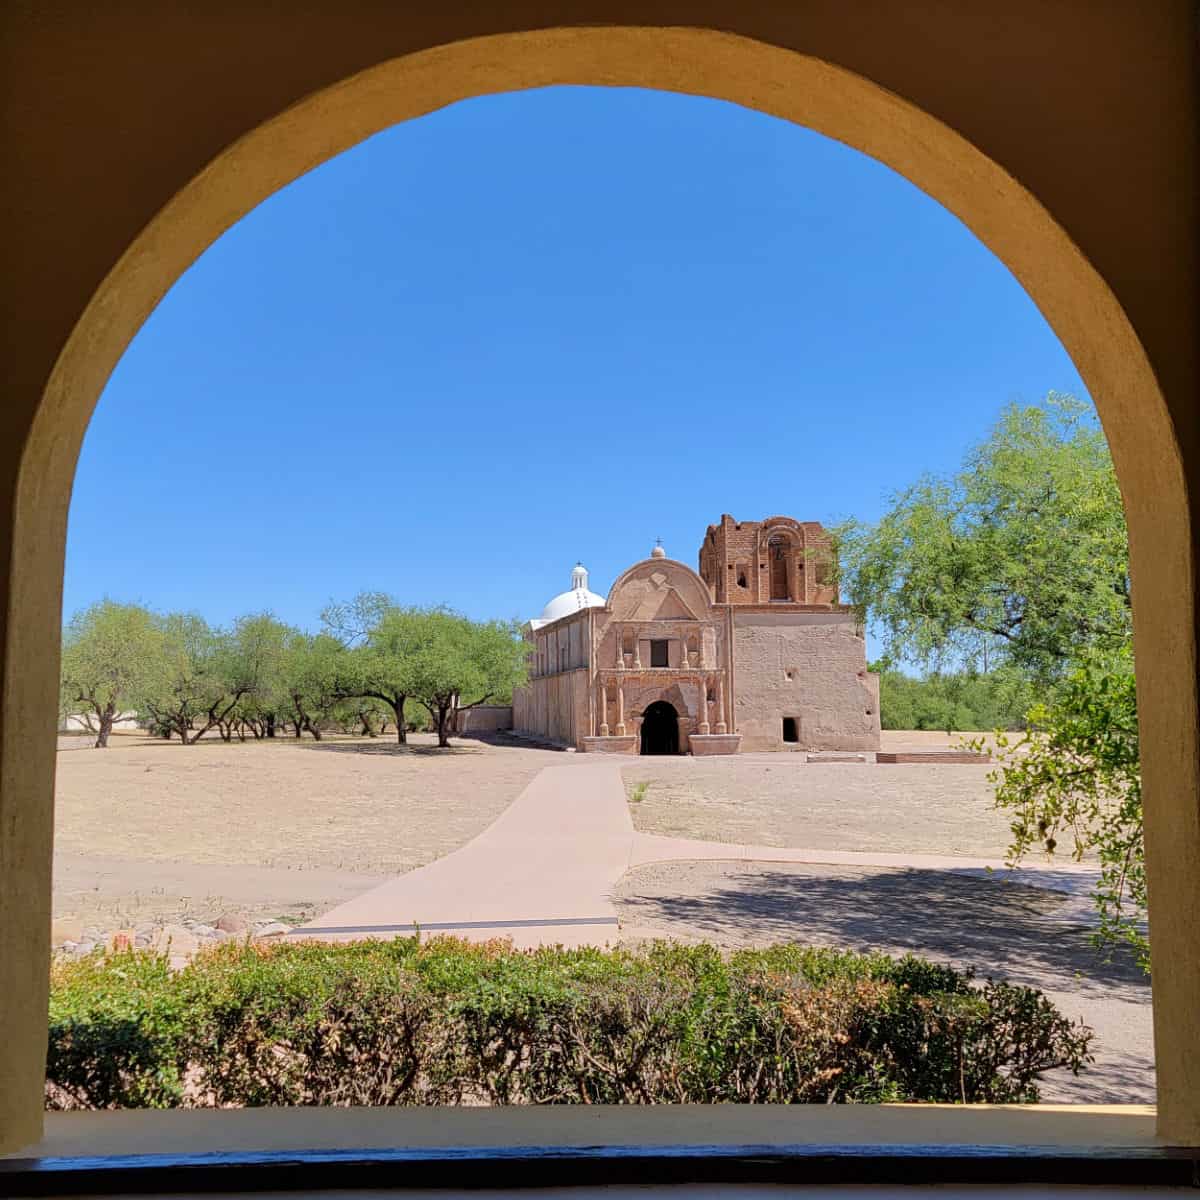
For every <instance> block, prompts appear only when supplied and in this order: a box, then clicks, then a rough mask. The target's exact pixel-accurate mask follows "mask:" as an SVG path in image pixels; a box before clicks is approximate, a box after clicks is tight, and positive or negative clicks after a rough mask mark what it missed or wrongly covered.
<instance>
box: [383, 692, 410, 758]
mask: <svg viewBox="0 0 1200 1200" xmlns="http://www.w3.org/2000/svg"><path fill="white" fill-rule="evenodd" d="M407 699H408V697H407V696H401V697H399V699H396V700H389V701H388V703H389V704H390V705H391V706H392V712H394V713H395V714H396V744H397V745H398V746H406V745H408V730H407V728H406V727H405V725H404V701H405V700H407Z"/></svg>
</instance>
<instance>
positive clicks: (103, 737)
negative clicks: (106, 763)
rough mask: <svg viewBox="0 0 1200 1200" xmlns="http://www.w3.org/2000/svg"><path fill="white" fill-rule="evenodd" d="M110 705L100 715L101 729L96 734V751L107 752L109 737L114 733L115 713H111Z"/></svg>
mask: <svg viewBox="0 0 1200 1200" xmlns="http://www.w3.org/2000/svg"><path fill="white" fill-rule="evenodd" d="M111 708H112V706H111V705H110V706H109V707H108V708H106V709H105V710H104V711H103V712H102V713H101V714H100V728H99V730H98V731H97V733H96V745H95V747H94V749H96V750H105V749H107V747H108V735H109V734H110V733H112V727H113V717H114V715H115V714H114V713H113V712H112V711H111Z"/></svg>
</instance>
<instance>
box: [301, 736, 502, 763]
mask: <svg viewBox="0 0 1200 1200" xmlns="http://www.w3.org/2000/svg"><path fill="white" fill-rule="evenodd" d="M293 744H294V745H295V746H297V747H299V748H300V749H303V750H323V751H325V752H326V753H328V754H383V755H392V756H401V757H406V758H452V757H453V756H454V755H456V754H478V753H479V748H478V747H476V746H463V745H450V746H422V745H418V744H414V743H412V742H408V743H406V744H405V745H400V743H399V742H397V741H396V740H395V738H393V739H392V740H391V741H390V742H387V741H384V740H383V739H382V738H381V739H380V740H379V741H378V742H295V743H293Z"/></svg>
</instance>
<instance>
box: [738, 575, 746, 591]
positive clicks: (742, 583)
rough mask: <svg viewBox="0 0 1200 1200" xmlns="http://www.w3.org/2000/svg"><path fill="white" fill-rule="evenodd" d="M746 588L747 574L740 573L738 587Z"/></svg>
mask: <svg viewBox="0 0 1200 1200" xmlns="http://www.w3.org/2000/svg"><path fill="white" fill-rule="evenodd" d="M745 586H746V572H745V571H739V572H738V587H742V588H744V587H745Z"/></svg>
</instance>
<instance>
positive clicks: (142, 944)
mask: <svg viewBox="0 0 1200 1200" xmlns="http://www.w3.org/2000/svg"><path fill="white" fill-rule="evenodd" d="M151 940H152V939H151V937H150V934H148V933H139V934H138V935H137V937H135V938H134V939H133V944H134V945H135V946H136V947H137V948H138V949H139V950H145V949H146V947H147V946H149V945H150V942H151Z"/></svg>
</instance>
